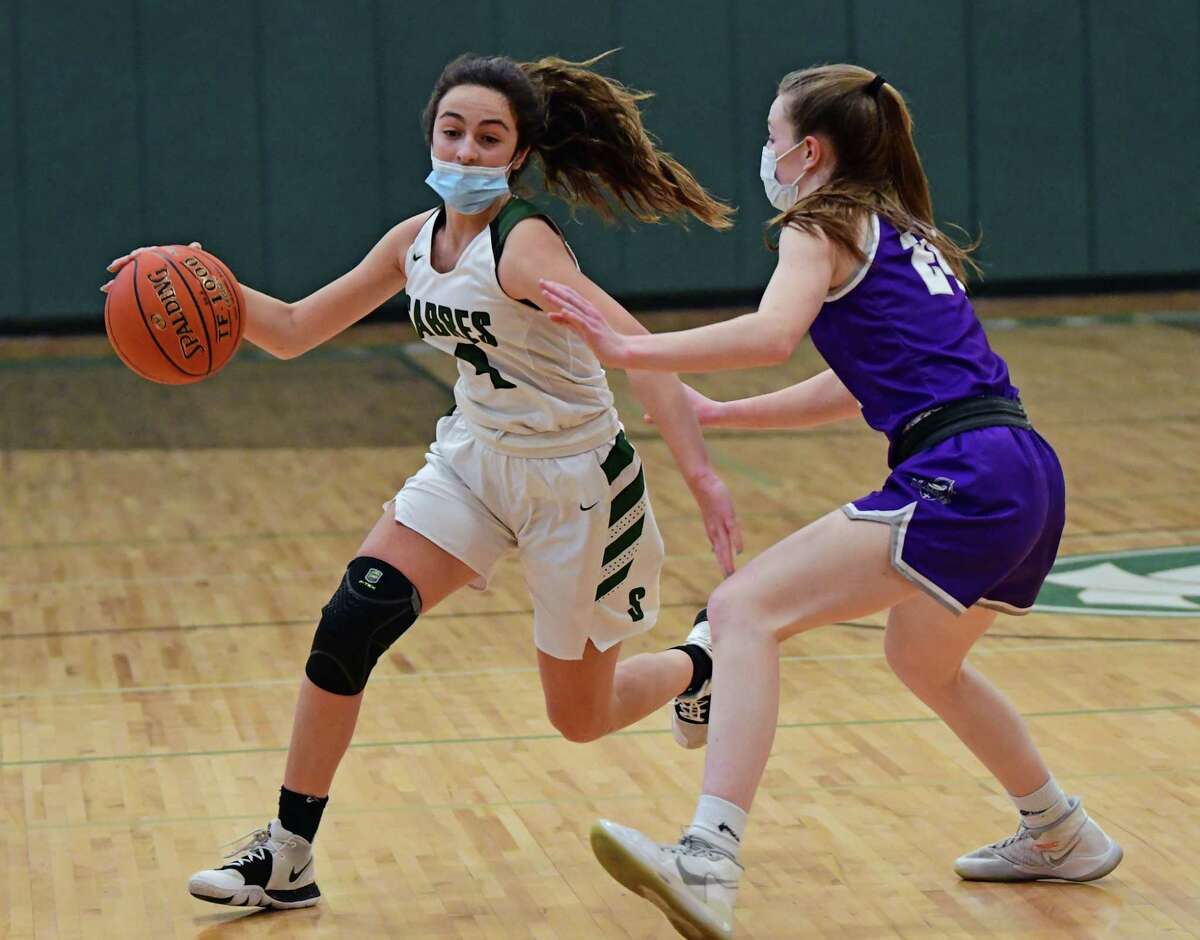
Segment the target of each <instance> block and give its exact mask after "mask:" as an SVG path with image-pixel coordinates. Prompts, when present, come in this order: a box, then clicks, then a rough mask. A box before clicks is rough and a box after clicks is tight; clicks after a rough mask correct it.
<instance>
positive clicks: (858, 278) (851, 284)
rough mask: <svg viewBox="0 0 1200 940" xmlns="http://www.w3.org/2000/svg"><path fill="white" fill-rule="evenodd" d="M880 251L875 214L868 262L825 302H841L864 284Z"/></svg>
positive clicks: (872, 214)
mask: <svg viewBox="0 0 1200 940" xmlns="http://www.w3.org/2000/svg"><path fill="white" fill-rule="evenodd" d="M878 250H879V216H878V215H876V214H875V213H874V212H872V213H871V241H870V243H869V244H868V246H867V249H866V251H865V252H864V254H866V256H867V260H866V261H864V262H863V263H862V265H861V266H860V267H859V269H858V270H857V271H856V272H854V277H852V278H850V280H848V281H847V282H846V283H845V284H843V285H842V286H841V287H839V288H838V289H837V290H836V291H831V292H829V293H828V294H826V295H825V302H826V303H829V302H830V301H831V300H841V299H842V298H843V297H845V296H846V295H847V294H848V293H850V291H852V290H854V288H856V287H858V285H859V284H861V283H862V279H863V278H864V277H866V276H867V272H868V271H869V270H871V265H872V264H874V263H875V252H877V251H878Z"/></svg>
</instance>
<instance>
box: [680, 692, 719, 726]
mask: <svg viewBox="0 0 1200 940" xmlns="http://www.w3.org/2000/svg"><path fill="white" fill-rule="evenodd" d="M710 703H711V699H710V698H709V697H708V696H707V695H705V696H703V697H701V698H698V699H696V700H694V701H691V702H681V701H676V702H675V714H677V715H678V716H679V717H680V718H682V719H683V720H684V721H690V722H692V723H693V724H697V725H703V724H707V723H708V706H709V704H710Z"/></svg>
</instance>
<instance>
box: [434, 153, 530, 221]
mask: <svg viewBox="0 0 1200 940" xmlns="http://www.w3.org/2000/svg"><path fill="white" fill-rule="evenodd" d="M429 159H430V161H432V163H433V172H432V173H430V174H429V175H428V176H427V177H425V182H426V183H428V184H429V187H430V188H431V189H432V190H433V191H434V192H435V193H437V194H438V195H439V196H441V197H442V201H443V202H444V203H446V205H447V206H449V207H450V208H451V209H453V210H454V211H455V212H461V213H462V214H463V215H478V214H479V213H480V212H483V211H484V210H486V209H487V207H488V206H490V205H491V204H492V203H493V202H495V201H496V200H497V199H499V198H500V197H501V196H507V195H508V169H509V167H511V166H512V164H511V163H510V164H509V165H508V166H463V165H462V164H461V163H447V162H446V161H445V160H439V159H438V158H437V157H435V156H434V155H433V154H432V153H430V154H429Z"/></svg>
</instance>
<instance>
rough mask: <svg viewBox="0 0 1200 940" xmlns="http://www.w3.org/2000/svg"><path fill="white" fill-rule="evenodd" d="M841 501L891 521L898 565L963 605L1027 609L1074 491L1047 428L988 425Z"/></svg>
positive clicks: (958, 608)
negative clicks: (1045, 434) (1044, 434)
mask: <svg viewBox="0 0 1200 940" xmlns="http://www.w3.org/2000/svg"><path fill="white" fill-rule="evenodd" d="M842 510H843V511H844V512H845V513H846V515H847V516H849V517H850V518H851V519H866V520H869V521H872V522H883V523H886V524H888V525H889V526H891V528H892V542H891V552H892V566H893V567H894V568H895V569H896V570H897V571H898V572H900V574H902V575H903V576H904V577H906V578H908V579H909V580H910V581H912V582H913V583H914V584H916V585H917V586H919V587H920V588H922V589H923V590H924V591H925V592H926V593H928V594H930V595H931V596H932V597H934V598H935V599H936V600H938V601H940V602H941V603H942V604H944V605H945V606H946V607H949V608H950V609H951V610H953V611H954V612H955V613H962V612H963V611H964V610H966V609H967V608H968V607H970V606H972V605H973V604H976V603H979V604H982V605H983V606H985V607H992V608H995V609H997V610H1002V611H1005V612H1006V613H1012V614H1021V613H1026V612H1028V610H1029V608H1030V607H1032V606H1033V602H1034V600H1035V599H1036V598H1037V594H1038V590H1039V589H1040V588H1041V586H1042V581H1043V580H1045V577H1046V575H1047V574H1048V573H1049V571H1050V566H1051V565H1052V564H1054V556H1055V554H1056V553H1057V552H1058V542H1059V539H1060V538H1061V537H1062V530H1063V522H1064V519H1065V510H1066V491H1065V487H1064V483H1063V474H1062V467H1061V466H1060V465H1059V462H1058V458H1057V457H1056V456H1055V454H1054V450H1053V448H1051V447H1050V445H1049V444H1048V443H1046V441H1045V440H1043V439H1042V437H1041V436H1040V435H1039V434H1037V433H1036V432H1035V431H1030V430H1025V429H1021V428H1011V427H990V428H979V429H977V430H973V431H964V432H962V433H961V434H956V435H955V436H954V437H951V438H949V439H947V440H945V441H942V442H941V443H940V444H936V445H934V446H933V447H931V448H929V449H928V450H925V451H922V452H921V453H919V454H914V455H913V456H912V457H910V458H909V459H908V460H906V461H904V463H902V464H900V465H899V466H898V467H896V468H895V469H894V470H893V471H892V474H891V476H889V477H888V478H887V480H886V481H885V482H884V484H883V489H881V490H877V491H876V492H874V493H871V494H870V495H868V496H864V497H862V498H861V499H856V500H854V501H853V502H851V503H847V504H846V505H845V506H843V507H842Z"/></svg>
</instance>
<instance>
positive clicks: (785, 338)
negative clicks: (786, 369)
mask: <svg viewBox="0 0 1200 940" xmlns="http://www.w3.org/2000/svg"><path fill="white" fill-rule="evenodd" d="M796 343H797V340H796V338H795V337H793V336H791V335H790V334H789V333H788V332H787V331H785V330H777V331H772V332H771V333H770V334H769V335H768V336H766V337H764V342H763V347H762V357H763V362H762V364H763V365H766V366H777V365H781V364H782V363H785V362H787V361H788V360H789V359H791V358H792V353H793V352H795V351H796Z"/></svg>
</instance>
